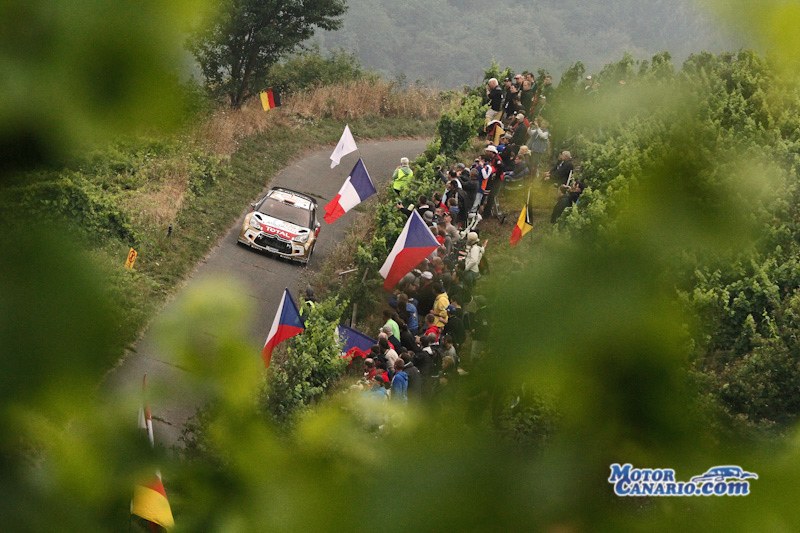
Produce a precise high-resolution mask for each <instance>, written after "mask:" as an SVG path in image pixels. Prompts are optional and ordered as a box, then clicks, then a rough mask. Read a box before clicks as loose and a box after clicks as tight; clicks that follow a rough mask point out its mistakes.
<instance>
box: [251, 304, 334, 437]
mask: <svg viewBox="0 0 800 533" xmlns="http://www.w3.org/2000/svg"><path fill="white" fill-rule="evenodd" d="M301 307H302V308H303V309H304V315H305V327H306V329H305V331H304V332H303V333H302V334H300V335H298V336H296V337H294V338H293V340H292V342H291V343H289V344H288V347H287V348H286V355H285V358H283V360H282V361H281V359H280V358H277V360H276V359H273V362H272V364H271V365H270V369H269V372H268V374H267V380H266V386H265V390H264V392H263V399H262V402H261V403H262V405H263V408H264V410H265V412H266V415H267V417H268V418H269V419H270V420H272V421H273V422H275V423H276V424H278V425H279V426H283V427H288V426H291V424H292V423H293V422H295V421H296V419H297V417H298V416H299V415H300V414H301V413H302V412H303V410H304V409H306V408H307V407H308V406H309V405H310V404H311V403H312V402H313V401H316V400H319V399H320V398H321V397H322V395H323V393H324V392H325V391H326V390H327V389H328V388H329V387H330V386H331V385H332V384H333V383H334V382H335V381H336V380H337V379H338V378H339V376H340V375H341V373H342V372H343V371H344V369H345V367H346V362H345V360H344V359H342V357H341V345H340V344H339V340H338V337H337V336H336V326H337V325H338V323H339V319H340V317H341V315H342V311H343V310H344V307H345V303H340V302H339V300H338V299H337V298H335V297H334V298H329V299H327V300H325V301H324V302H320V303H317V304H316V305H315V306H314V307H313V308H310V309H309V308H308V306H306V304H305V303H304V302H302V301H301Z"/></svg>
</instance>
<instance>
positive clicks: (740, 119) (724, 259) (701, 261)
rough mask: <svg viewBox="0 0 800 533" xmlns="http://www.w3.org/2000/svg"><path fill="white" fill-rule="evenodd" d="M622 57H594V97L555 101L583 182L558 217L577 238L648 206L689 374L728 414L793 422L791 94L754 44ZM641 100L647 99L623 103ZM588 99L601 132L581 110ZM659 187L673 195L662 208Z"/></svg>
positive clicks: (598, 233)
mask: <svg viewBox="0 0 800 533" xmlns="http://www.w3.org/2000/svg"><path fill="white" fill-rule="evenodd" d="M634 67H635V62H633V60H632V58H631V57H629V56H625V57H623V59H622V60H621V61H620V62H619V63H617V64H611V65H606V67H605V69H604V70H603V72H602V73H601V74H600V76H599V79H600V80H601V82H602V92H603V93H604V96H603V98H602V99H601V100H599V101H597V100H596V98H597V97H594V98H595V101H592V100H590V99H588V97H586V96H584V95H582V94H576V95H574V96H573V97H572V98H568V97H564V98H563V99H562V100H559V102H558V104H559V105H558V106H557V109H558V110H557V111H556V112H557V113H561V114H562V115H563V116H564V117H566V118H567V122H568V124H566V125H563V124H562V125H561V126H559V128H560V129H559V130H558V131H559V133H560V134H561V136H562V138H563V137H567V138H569V143H568V145H567V146H568V147H569V148H571V149H572V150H573V153H578V154H580V158H581V159H582V164H581V170H582V178H583V179H584V180H585V181H586V182H587V183H588V184H589V186H590V187H591V191H589V192H588V193H586V194H584V196H583V197H582V200H581V203H580V207H579V208H578V209H575V210H572V212H571V213H569V215H568V216H565V217H563V218H562V220H561V221H560V224H559V225H560V227H562V228H564V229H565V230H566V231H568V232H569V233H570V234H571V235H572V236H573V238H577V239H584V240H585V242H586V243H587V244H589V243H596V242H598V239H604V238H607V237H608V236H610V235H613V234H618V233H619V232H620V231H621V230H623V229H624V228H625V227H628V224H629V221H630V219H631V217H632V216H634V213H632V211H631V209H632V206H638V207H637V209H638V210H639V212H640V211H641V210H643V209H646V210H648V211H649V212H650V213H651V215H654V216H657V217H658V218H659V219H660V220H661V225H659V226H658V227H655V228H650V230H649V231H650V234H649V238H652V239H656V240H657V241H658V242H660V245H661V246H660V250H659V253H662V254H663V253H665V252H666V251H667V250H671V256H669V255H668V256H665V257H664V266H663V267H662V268H663V269H664V270H665V271H666V272H670V275H674V276H675V277H676V280H677V281H676V284H677V287H678V291H677V299H678V301H679V302H680V305H681V306H682V307H683V309H684V310H685V311H686V312H687V313H688V314H689V315H690V316H691V317H693V320H690V321H689V323H690V325H691V326H690V328H689V335H690V340H689V344H690V346H692V357H693V358H694V359H695V360H696V361H697V364H696V369H697V371H698V372H705V373H708V377H709V379H706V380H701V382H702V383H703V384H704V385H703V386H704V387H705V389H704V390H705V391H706V392H707V393H709V394H711V395H712V396H714V397H715V398H717V399H718V400H719V401H721V402H723V405H724V406H725V411H726V412H729V413H730V416H733V417H737V416H739V417H744V419H745V420H749V421H750V422H751V423H753V424H762V423H767V424H769V423H780V424H785V423H787V422H789V421H793V420H795V418H796V415H797V414H798V413H800V411H798V409H799V407H798V405H797V402H796V400H795V397H796V389H797V380H796V375H795V372H794V370H792V369H793V368H794V363H793V362H792V361H793V360H794V357H795V356H794V355H792V354H793V351H792V349H791V346H792V344H791V343H792V342H793V341H792V340H791V339H794V338H796V335H797V334H798V322H797V318H796V317H797V313H796V311H795V308H796V301H797V299H796V296H795V294H796V290H797V288H798V286H800V285H798V284H800V277H799V276H798V274H799V272H798V262H797V257H798V254H800V247H798V245H797V241H796V239H794V238H792V237H791V235H797V230H798V229H800V228H798V226H797V223H796V220H797V219H798V216H800V213H798V211H797V210H796V208H795V207H794V206H795V205H797V204H796V202H795V200H794V198H795V196H796V195H797V193H798V189H800V183H798V180H797V175H796V168H797V163H796V156H795V154H796V153H797V149H798V146H799V145H798V142H797V136H796V133H795V130H794V127H793V126H789V127H784V126H782V124H781V123H782V122H783V123H784V124H786V122H785V121H787V120H788V118H787V117H788V116H789V115H790V114H794V112H795V111H794V110H796V109H797V108H798V106H800V91H798V89H797V88H796V84H794V83H793V82H791V81H790V78H787V77H786V76H785V75H784V73H783V72H782V71H781V70H780V69H779V68H777V66H776V65H775V64H773V63H771V62H770V61H768V60H765V59H763V58H761V57H760V56H758V54H756V53H755V52H752V51H741V52H739V53H737V54H723V55H721V56H714V55H712V54H708V53H702V54H697V55H692V56H690V57H689V58H688V59H687V61H686V63H685V65H684V67H683V69H682V70H681V71H680V72H679V73H675V72H674V67H673V66H672V63H671V60H670V56H669V54H668V53H666V52H664V53H660V54H657V55H656V56H654V57H653V58H652V60H651V61H649V62H648V63H647V64H646V65H644V64H643V65H642V68H640V73H639V75H632V73H633V70H634ZM578 70H580V69H578ZM576 72H577V71H576ZM573 74H574V73H573ZM573 77H575V76H574V75H573ZM564 79H565V78H564V77H562V84H563V83H564ZM617 79H625V80H626V84H625V85H619V84H618V83H614V82H615V80H617ZM606 83H608V84H609V85H606ZM570 86H571V85H570ZM654 94H660V95H662V97H663V98H660V99H659V98H653V95H654ZM675 94H680V95H682V97H681V98H679V99H678V98H675V96H674V95H675ZM670 95H673V96H670ZM648 98H649V99H650V100H651V101H653V102H655V101H658V102H659V103H658V105H650V104H647V103H644V105H641V106H639V107H635V108H633V107H632V106H631V105H630V104H631V102H646V100H647V99H648ZM599 107H602V108H604V109H606V115H605V116H604V120H603V123H602V130H601V129H600V125H599V124H598V123H595V122H594V121H593V119H592V118H591V117H588V116H587V113H595V112H596V111H597V109H598V108H599ZM632 109H636V111H635V112H631V110H632ZM587 110H588V111H587ZM562 115H560V116H562ZM778 117H782V118H778ZM667 169H668V170H667ZM723 191H724V192H723ZM667 193H669V194H672V195H676V196H677V197H678V198H680V203H678V204H672V205H670V204H669V203H668V202H667V201H666V200H665V199H664V195H665V194H667ZM645 206H646V207H645ZM678 206H681V207H678ZM690 206H691V207H690ZM689 212H694V213H696V215H695V217H696V218H688V219H687V213H689ZM745 212H746V213H747V215H746V216H741V215H739V216H737V215H733V213H745ZM679 213H680V215H679ZM689 221H691V222H690V223H689ZM662 228H669V230H668V231H662ZM711 228H725V231H724V232H723V233H722V234H720V233H719V232H716V231H714V230H712V229H711ZM673 232H674V233H673ZM668 233H669V234H671V235H673V236H670V235H668ZM677 235H680V236H681V237H680V238H677V239H676V237H675V236H677ZM779 368H781V369H782V370H780V371H779ZM767 383H769V386H767V385H766V384H767Z"/></svg>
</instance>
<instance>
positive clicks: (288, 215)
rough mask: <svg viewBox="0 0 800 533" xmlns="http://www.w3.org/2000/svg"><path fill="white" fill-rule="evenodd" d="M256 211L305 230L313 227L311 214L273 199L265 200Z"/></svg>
mask: <svg viewBox="0 0 800 533" xmlns="http://www.w3.org/2000/svg"><path fill="white" fill-rule="evenodd" d="M256 211H258V212H260V213H264V214H265V215H267V216H270V217H272V218H277V219H279V220H285V221H286V222H289V223H291V224H295V225H297V226H302V227H304V228H308V227H311V222H310V221H311V213H310V212H309V211H307V210H306V209H302V208H300V207H295V206H293V205H290V204H285V203H283V202H279V201H278V200H274V199H272V198H264V199H263V200H262V201H261V203H260V204H258V205H257V206H256Z"/></svg>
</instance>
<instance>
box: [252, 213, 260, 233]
mask: <svg viewBox="0 0 800 533" xmlns="http://www.w3.org/2000/svg"><path fill="white" fill-rule="evenodd" d="M250 227H251V228H253V229H257V230H258V231H261V230H262V228H261V223H260V222H259V221H258V219H257V218H256V217H255V215H254V216H252V217H250Z"/></svg>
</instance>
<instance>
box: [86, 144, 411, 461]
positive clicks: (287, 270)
mask: <svg viewBox="0 0 800 533" xmlns="http://www.w3.org/2000/svg"><path fill="white" fill-rule="evenodd" d="M425 145H426V141H425V140H399V141H382V142H366V141H362V142H360V143H359V150H360V153H361V156H362V157H363V159H364V163H365V165H366V167H367V170H368V172H369V173H370V176H371V177H372V180H373V181H374V182H375V183H376V185H377V184H379V183H384V182H386V181H388V180H389V179H390V178H391V175H392V172H394V169H395V168H396V167H397V165H398V164H399V161H400V158H401V157H403V156H407V157H409V158H412V159H413V158H414V157H416V155H417V154H419V153H421V152H422V151H423V150H424V149H425ZM332 151H333V147H332V146H331V147H326V148H324V149H322V150H319V151H316V152H313V153H311V154H310V155H308V156H306V157H303V158H302V159H301V160H299V161H297V162H295V163H293V164H292V165H290V166H289V167H287V168H285V169H284V170H283V171H281V172H280V173H279V174H278V175H277V176H276V177H275V178H274V179H273V180H272V182H271V183H270V186H284V187H288V188H291V189H295V190H297V191H300V192H303V193H306V194H308V195H310V196H312V197H314V198H316V199H317V203H318V206H319V211H318V215H317V216H318V218H319V221H320V223H321V224H322V231H321V232H320V236H319V240H318V242H317V245H316V249H315V250H314V256H313V257H312V259H311V262H310V265H309V267H308V268H310V269H314V268H316V267H317V266H318V265H320V264H322V262H323V261H324V260H325V258H326V257H327V255H328V254H329V253H330V251H331V250H332V249H333V247H334V246H335V244H336V243H337V242H338V241H339V240H341V239H342V238H343V237H344V235H345V232H346V231H347V228H348V227H349V226H350V225H351V224H352V222H353V220H354V219H355V217H356V213H355V212H352V211H351V212H350V213H347V214H345V215H344V216H342V217H341V218H339V220H337V221H336V222H335V223H334V224H332V225H329V224H326V223H325V222H324V221H323V220H322V215H323V214H324V210H323V207H324V206H325V204H327V203H328V202H329V201H330V200H331V199H332V198H333V197H334V196H336V193H338V192H339V189H340V188H341V186H342V184H343V183H344V180H345V179H346V178H347V175H348V174H349V172H350V170H352V168H353V165H355V163H356V161H358V156H359V154H358V152H354V153H352V154H349V155H347V156H346V157H345V158H344V159H343V160H342V163H341V164H340V165H338V166H337V167H336V168H334V169H331V168H330V159H329V157H330V154H331V152H332ZM265 190H266V189H265ZM263 192H264V191H261V193H263ZM259 194H260V192H259V191H253V198H243V199H242V214H241V216H240V217H239V220H237V222H236V224H234V225H233V226H232V227H231V228H230V229H229V231H228V232H227V233H226V235H225V236H224V237H223V238H222V239H221V240H220V241H219V243H218V244H217V246H216V247H215V248H214V249H213V250H212V251H211V253H210V254H209V255H208V257H206V259H205V260H204V261H203V262H202V263H201V264H200V265H199V266H198V268H197V269H196V271H195V272H194V274H193V275H192V276H191V278H190V279H189V280H188V282H187V283H186V285H185V286H184V287H183V289H181V291H179V292H178V293H177V294H176V295H175V297H174V298H172V299H171V300H170V301H169V302H168V303H167V304H166V305H165V307H164V309H162V312H161V313H160V314H159V315H158V316H157V317H155V318H154V320H153V323H152V324H151V327H150V328H149V329H148V330H147V331H145V332H144V334H143V335H142V337H141V338H140V339H139V341H138V342H137V343H136V345H135V346H134V347H133V349H132V350H131V351H130V352H129V353H128V354H126V357H125V359H124V360H123V362H122V363H121V364H120V365H118V366H117V367H116V368H114V369H113V370H112V371H111V372H109V374H108V375H107V376H106V379H105V380H104V382H103V383H102V384H101V386H100V396H101V398H103V397H105V398H109V397H113V396H114V395H125V396H130V395H132V394H133V393H135V392H136V391H139V390H141V386H142V376H143V375H144V374H147V381H148V388H150V387H153V388H156V389H158V390H159V391H164V392H165V394H164V395H163V396H162V395H159V405H155V404H153V405H151V409H152V414H153V432H154V434H155V439H156V442H157V443H159V444H163V445H165V446H167V447H169V446H171V445H173V444H176V443H177V442H178V437H179V436H180V431H181V429H182V427H183V425H184V423H185V422H186V420H188V418H189V417H190V416H191V415H192V414H194V412H195V409H196V408H197V407H198V406H199V405H202V403H203V399H202V397H201V395H200V393H199V392H198V391H197V390H195V389H194V386H193V384H192V379H190V376H189V375H188V373H187V372H186V371H185V370H183V369H181V368H179V367H178V366H176V364H175V362H174V361H173V360H171V358H170V354H168V353H164V351H163V350H161V349H159V347H158V344H157V343H156V341H155V339H154V335H153V334H152V331H153V329H154V328H153V326H154V325H155V324H157V323H158V321H159V319H160V317H161V316H162V315H163V314H164V313H165V311H168V310H169V309H170V307H171V306H174V305H176V304H177V303H178V302H180V301H181V298H182V295H183V293H184V291H185V290H186V289H187V287H190V286H192V285H193V284H195V283H198V282H200V281H201V280H203V279H204V278H208V277H213V276H216V275H219V274H221V273H222V274H225V275H227V276H232V277H234V278H235V279H236V280H237V281H238V282H239V284H240V287H241V291H242V298H248V299H252V300H253V301H254V302H253V303H254V306H255V308H256V309H257V313H256V315H255V317H254V320H253V324H252V327H251V339H250V342H251V343H252V344H253V345H254V354H253V357H256V358H259V357H260V346H263V343H264V342H265V340H266V336H267V333H268V332H269V328H270V325H271V324H272V320H273V318H274V316H275V313H276V310H277V307H278V304H279V303H280V299H281V294H282V292H283V289H284V287H288V288H289V290H290V292H292V295H293V296H296V295H297V294H298V292H299V290H300V289H301V287H300V285H301V284H303V280H304V279H305V277H306V274H307V273H306V272H305V269H304V267H302V266H300V265H298V264H296V263H290V262H288V261H285V260H280V259H276V258H273V257H270V256H267V255H262V254H260V253H257V252H255V251H253V250H250V249H248V248H245V247H243V246H239V245H237V242H236V241H237V238H238V236H239V228H240V227H241V224H242V221H243V218H244V215H245V214H246V213H247V212H249V210H250V209H249V205H248V204H249V202H250V201H255V199H256V198H260V196H259ZM369 201H375V197H373V198H371V199H370V200H369ZM132 416H135V413H133V415H132Z"/></svg>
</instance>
